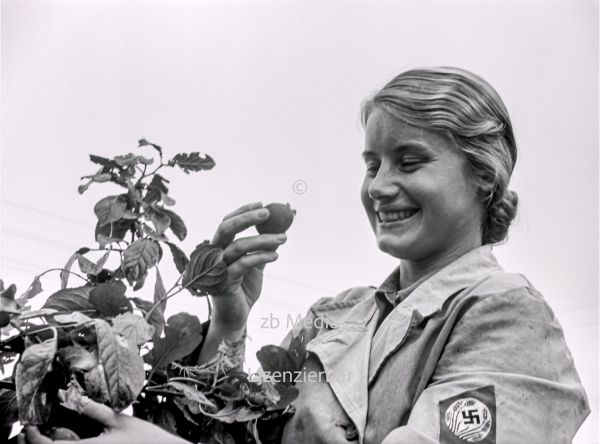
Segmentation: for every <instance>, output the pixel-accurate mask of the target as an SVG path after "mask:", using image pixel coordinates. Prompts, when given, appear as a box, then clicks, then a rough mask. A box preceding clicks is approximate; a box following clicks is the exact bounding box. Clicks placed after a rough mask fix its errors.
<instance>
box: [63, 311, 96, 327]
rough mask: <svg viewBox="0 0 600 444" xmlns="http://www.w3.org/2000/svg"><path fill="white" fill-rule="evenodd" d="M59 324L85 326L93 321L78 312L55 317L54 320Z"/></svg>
mask: <svg viewBox="0 0 600 444" xmlns="http://www.w3.org/2000/svg"><path fill="white" fill-rule="evenodd" d="M53 319H54V320H55V321H56V322H58V323H59V324H77V325H79V324H83V323H85V322H89V321H91V320H92V318H90V317H89V316H86V315H84V314H83V313H80V312H78V311H74V312H73V313H69V314H61V315H54V318H53Z"/></svg>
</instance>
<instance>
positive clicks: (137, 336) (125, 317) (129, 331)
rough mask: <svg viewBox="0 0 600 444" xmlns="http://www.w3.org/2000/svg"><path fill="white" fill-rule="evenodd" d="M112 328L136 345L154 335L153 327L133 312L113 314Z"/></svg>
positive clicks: (143, 342) (141, 343)
mask: <svg viewBox="0 0 600 444" xmlns="http://www.w3.org/2000/svg"><path fill="white" fill-rule="evenodd" d="M113 330H114V331H115V332H116V333H118V334H120V335H121V336H123V337H124V338H125V339H127V340H129V341H131V342H132V343H133V344H136V345H143V344H145V343H146V342H148V341H150V340H151V339H152V336H153V335H154V327H153V326H152V325H150V324H148V322H146V320H145V319H144V318H142V317H141V316H138V315H136V314H133V313H124V314H120V315H118V316H115V318H114V319H113Z"/></svg>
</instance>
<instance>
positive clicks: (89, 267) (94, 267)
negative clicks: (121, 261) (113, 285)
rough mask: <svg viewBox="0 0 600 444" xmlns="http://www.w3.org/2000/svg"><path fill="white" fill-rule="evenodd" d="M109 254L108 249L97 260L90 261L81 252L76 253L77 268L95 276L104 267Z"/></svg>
mask: <svg viewBox="0 0 600 444" xmlns="http://www.w3.org/2000/svg"><path fill="white" fill-rule="evenodd" d="M109 255H110V251H107V252H106V253H104V254H103V255H102V257H101V258H100V259H99V260H98V262H96V263H94V262H92V261H90V260H89V259H88V258H86V257H85V256H83V255H81V254H78V253H77V254H76V257H77V262H78V264H79V269H80V270H81V272H82V273H85V274H89V275H92V276H96V275H97V274H99V273H100V272H101V271H102V269H103V268H104V264H106V261H107V260H108V256H109Z"/></svg>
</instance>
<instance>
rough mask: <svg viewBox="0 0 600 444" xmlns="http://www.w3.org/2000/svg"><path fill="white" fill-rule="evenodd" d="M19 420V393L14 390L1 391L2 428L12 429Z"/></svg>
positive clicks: (0, 422) (0, 425)
mask: <svg viewBox="0 0 600 444" xmlns="http://www.w3.org/2000/svg"><path fill="white" fill-rule="evenodd" d="M18 420H19V405H18V403H17V393H16V392H15V391H13V390H8V389H0V428H3V427H12V425H13V424H14V423H15V422H17V421H18Z"/></svg>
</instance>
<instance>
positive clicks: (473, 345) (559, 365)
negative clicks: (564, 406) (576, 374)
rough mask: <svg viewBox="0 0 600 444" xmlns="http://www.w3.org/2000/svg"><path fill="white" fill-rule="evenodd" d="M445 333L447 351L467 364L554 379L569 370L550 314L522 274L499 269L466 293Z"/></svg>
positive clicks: (570, 365)
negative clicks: (468, 359) (465, 357)
mask: <svg viewBox="0 0 600 444" xmlns="http://www.w3.org/2000/svg"><path fill="white" fill-rule="evenodd" d="M458 307H461V308H460V312H461V314H460V315H459V316H457V318H456V322H455V324H454V326H453V328H452V332H451V333H450V337H449V340H448V344H447V349H446V351H447V353H448V355H451V356H453V357H454V358H455V359H456V358H460V357H461V356H466V355H468V356H469V358H470V360H471V361H470V365H471V366H472V365H479V366H481V368H482V369H484V368H487V369H488V370H489V369H494V370H496V371H497V370H501V371H510V372H516V373H521V374H528V375H531V376H536V377H543V378H545V379H549V380H554V381H558V380H560V379H561V378H562V377H563V375H564V374H565V372H566V373H569V372H572V371H573V369H574V363H573V358H572V356H571V353H570V351H569V349H568V347H567V344H566V342H565V339H564V334H563V331H562V328H561V326H560V324H559V323H558V320H557V319H556V317H555V316H554V313H553V312H552V310H551V309H550V307H549V306H548V304H547V303H546V301H545V300H544V298H543V296H542V295H541V294H540V292H539V291H538V290H537V289H536V288H535V287H534V286H533V285H531V283H530V282H529V281H528V280H527V279H526V278H525V277H524V276H522V275H516V274H509V273H500V274H499V275H497V276H493V277H491V278H490V279H488V280H487V281H485V282H482V283H481V284H480V285H478V286H477V287H475V288H472V289H470V291H469V292H466V295H465V296H463V297H462V299H461V300H458V301H457V303H456V308H457V309H458Z"/></svg>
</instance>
